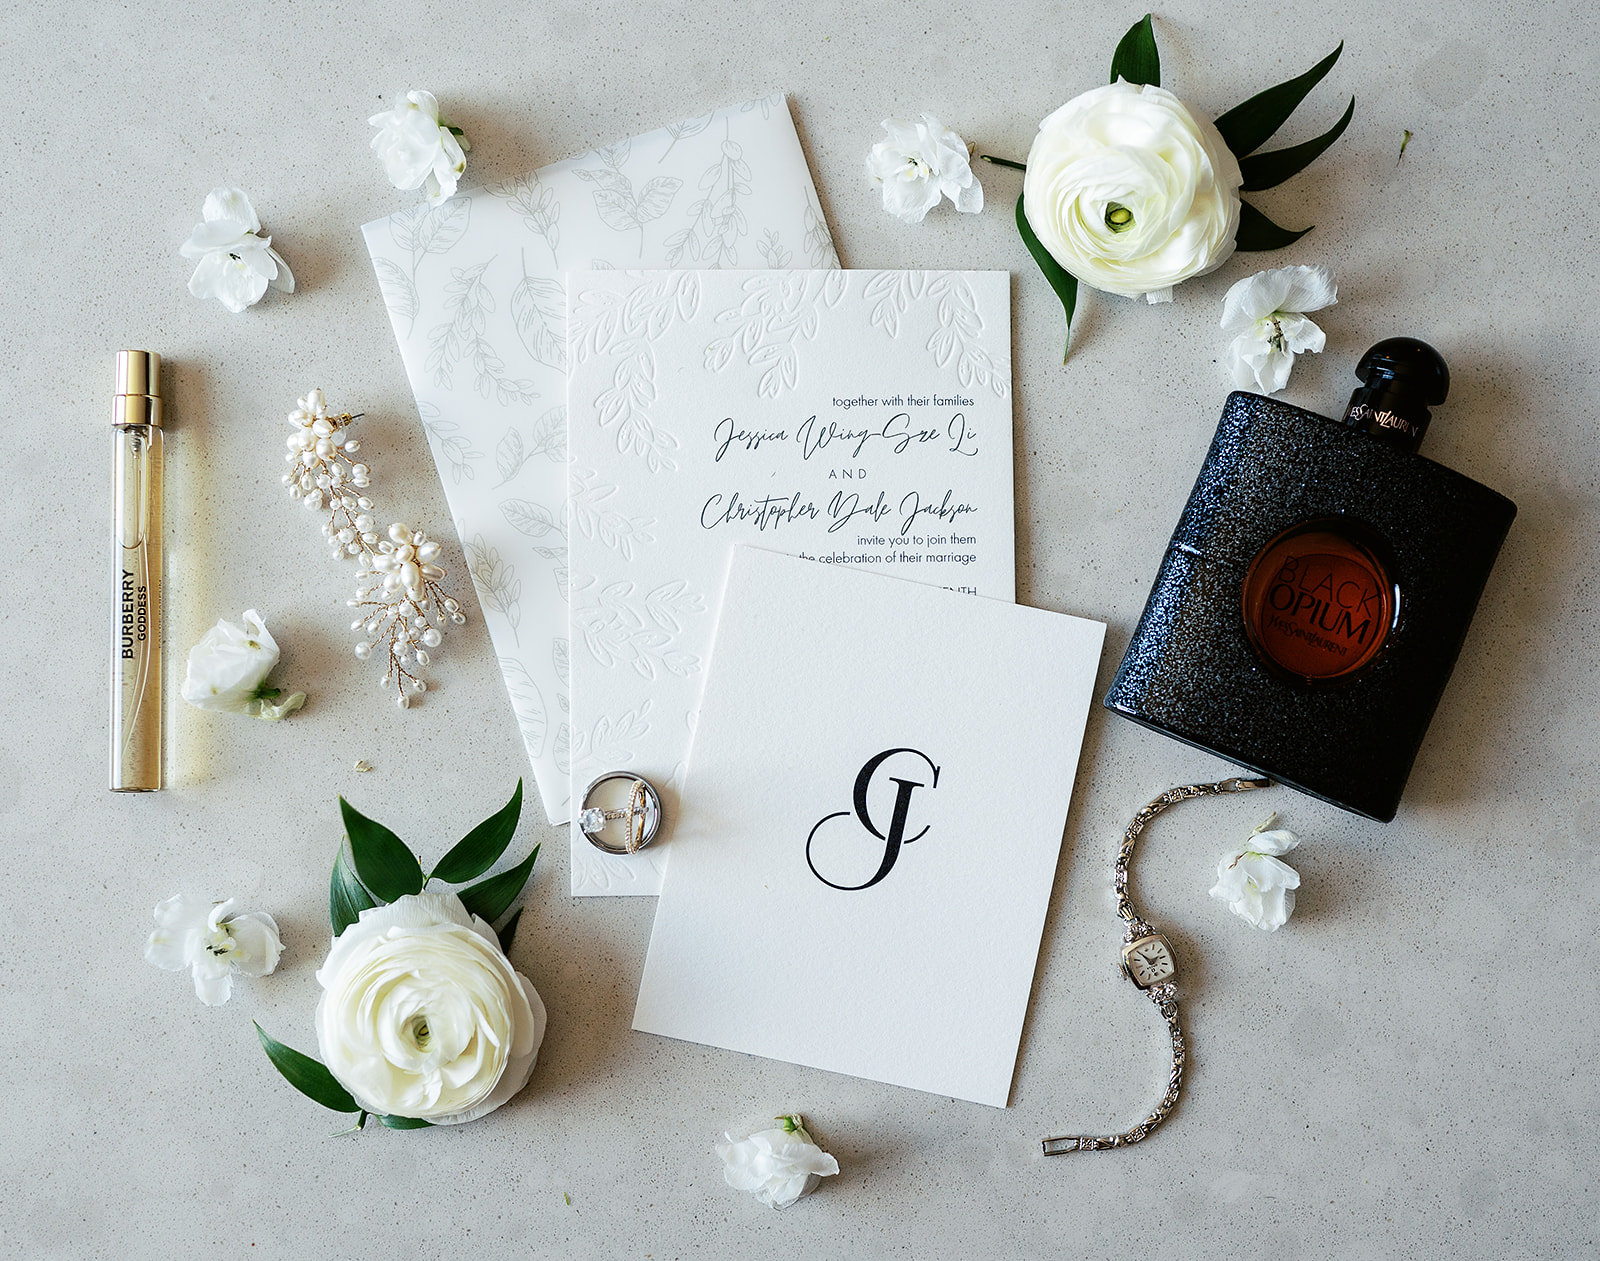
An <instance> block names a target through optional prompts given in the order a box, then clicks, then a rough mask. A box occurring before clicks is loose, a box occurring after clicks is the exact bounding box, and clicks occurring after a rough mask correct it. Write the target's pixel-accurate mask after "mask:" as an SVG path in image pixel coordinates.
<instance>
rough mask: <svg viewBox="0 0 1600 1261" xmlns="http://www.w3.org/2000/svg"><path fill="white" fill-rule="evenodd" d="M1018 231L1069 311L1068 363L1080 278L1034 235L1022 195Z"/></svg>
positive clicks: (1063, 353)
mask: <svg viewBox="0 0 1600 1261" xmlns="http://www.w3.org/2000/svg"><path fill="white" fill-rule="evenodd" d="M1017 231H1018V232H1020V233H1022V243H1023V244H1024V245H1026V246H1027V247H1028V253H1030V254H1032V255H1033V261H1034V262H1036V263H1038V264H1039V270H1040V271H1042V272H1043V273H1044V278H1045V279H1046V280H1048V281H1049V282H1050V287H1051V288H1052V289H1054V290H1055V291H1056V297H1058V298H1060V299H1061V309H1062V310H1064V311H1065V312H1066V313H1067V340H1066V345H1064V346H1062V348H1061V362H1062V363H1066V361H1067V351H1068V349H1069V348H1070V347H1071V346H1072V313H1073V311H1074V310H1075V309H1076V308H1077V305H1078V278H1077V277H1076V276H1074V275H1073V274H1072V273H1071V272H1069V271H1067V270H1066V268H1064V267H1062V266H1061V264H1060V263H1058V262H1056V260H1055V259H1054V258H1052V257H1051V256H1050V251H1049V250H1047V249H1045V247H1044V246H1043V245H1042V244H1041V243H1040V241H1039V238H1038V237H1037V236H1035V235H1034V232H1033V225H1032V224H1030V223H1029V222H1028V216H1027V213H1026V211H1024V209H1023V206H1022V197H1021V196H1020V195H1019V196H1018V197H1017Z"/></svg>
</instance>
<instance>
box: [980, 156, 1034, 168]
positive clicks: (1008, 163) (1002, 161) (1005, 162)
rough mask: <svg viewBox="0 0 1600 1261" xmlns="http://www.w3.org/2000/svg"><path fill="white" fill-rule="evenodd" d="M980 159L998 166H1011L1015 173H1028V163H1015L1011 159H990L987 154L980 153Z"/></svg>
mask: <svg viewBox="0 0 1600 1261" xmlns="http://www.w3.org/2000/svg"><path fill="white" fill-rule="evenodd" d="M978 157H979V159H980V160H981V161H984V162H993V163H994V164H995V165H996V166H1009V167H1010V168H1011V169H1012V170H1013V171H1026V170H1027V169H1028V167H1027V164H1026V163H1023V162H1013V161H1012V160H1011V159H1010V158H995V157H990V156H989V155H988V154H987V153H980V154H979V155H978Z"/></svg>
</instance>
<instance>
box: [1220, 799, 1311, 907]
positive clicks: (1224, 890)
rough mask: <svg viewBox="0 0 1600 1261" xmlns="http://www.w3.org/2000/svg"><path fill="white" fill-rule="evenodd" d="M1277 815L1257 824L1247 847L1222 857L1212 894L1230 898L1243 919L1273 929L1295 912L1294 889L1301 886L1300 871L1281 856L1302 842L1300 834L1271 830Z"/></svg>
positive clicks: (1280, 829) (1228, 900) (1229, 901)
mask: <svg viewBox="0 0 1600 1261" xmlns="http://www.w3.org/2000/svg"><path fill="white" fill-rule="evenodd" d="M1276 817H1277V816H1276V815H1274V816H1272V818H1269V819H1267V821H1266V822H1265V823H1263V824H1261V826H1260V827H1258V828H1256V830H1255V831H1254V832H1252V833H1251V834H1250V839H1249V840H1248V841H1246V842H1245V844H1244V848H1243V849H1236V850H1231V851H1229V852H1228V853H1226V854H1224V855H1223V856H1222V858H1221V859H1220V860H1218V862H1217V883H1216V884H1215V885H1214V886H1213V887H1212V889H1211V896H1212V897H1214V898H1216V899H1217V900H1218V901H1219V902H1226V903H1227V904H1228V909H1229V910H1231V911H1232V912H1233V913H1234V914H1235V915H1237V916H1238V917H1239V918H1240V919H1242V920H1246V921H1248V922H1249V923H1251V924H1253V925H1254V926H1255V927H1257V928H1261V929H1265V930H1266V931H1267V932H1269V933H1272V932H1277V930H1278V929H1279V928H1281V927H1283V925H1284V924H1285V923H1286V922H1287V921H1288V919H1289V917H1290V916H1291V915H1293V914H1294V891H1295V890H1296V889H1298V888H1299V887H1300V873H1299V872H1298V871H1296V870H1295V869H1294V868H1293V867H1291V866H1289V864H1288V863H1286V862H1282V861H1280V860H1279V857H1278V856H1279V855H1280V854H1287V853H1288V852H1289V851H1290V850H1291V849H1293V848H1294V847H1295V846H1296V845H1298V844H1300V838H1299V837H1297V836H1296V835H1295V834H1294V833H1293V832H1286V831H1284V830H1283V829H1282V828H1279V829H1277V830H1275V831H1270V832H1269V831H1267V829H1268V828H1269V827H1271V826H1272V823H1273V820H1274V819H1275V818H1276Z"/></svg>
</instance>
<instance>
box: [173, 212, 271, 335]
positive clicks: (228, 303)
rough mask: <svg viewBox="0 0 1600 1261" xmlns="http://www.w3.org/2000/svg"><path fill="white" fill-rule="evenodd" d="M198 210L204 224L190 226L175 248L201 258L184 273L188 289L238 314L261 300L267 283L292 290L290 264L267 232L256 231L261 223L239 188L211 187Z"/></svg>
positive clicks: (186, 255)
mask: <svg viewBox="0 0 1600 1261" xmlns="http://www.w3.org/2000/svg"><path fill="white" fill-rule="evenodd" d="M200 213H201V214H202V215H204V216H205V222H204V223H197V224H196V225H195V228H194V231H193V232H191V233H190V234H189V239H188V240H187V241H185V242H184V243H183V245H182V246H180V247H179V250H178V252H179V253H180V254H182V255H183V256H184V257H185V258H197V259H199V260H200V264H199V266H197V267H196V268H195V269H194V275H192V276H190V277H189V292H190V293H192V294H194V296H195V297H197V298H215V299H217V301H219V302H221V303H222V305H223V306H225V307H227V308H228V310H230V311H232V312H233V313H234V314H235V315H237V314H238V313H239V312H240V311H243V310H244V309H245V307H247V306H254V305H255V304H256V303H257V302H259V301H261V295H262V294H264V293H266V291H267V286H268V285H271V286H272V287H273V288H274V289H281V290H282V291H283V292H284V293H293V292H294V275H293V274H292V273H291V272H290V271H289V264H288V263H286V262H284V261H283V258H282V256H281V255H280V254H279V253H278V251H277V250H275V249H273V248H272V238H271V237H270V236H259V235H257V234H258V233H259V232H260V231H261V221H260V220H259V219H257V218H256V212H255V208H254V207H252V206H251V205H250V199H249V198H248V197H246V196H245V194H244V190H243V189H239V188H213V189H212V190H211V192H210V193H209V194H207V196H206V204H205V206H204V207H203V208H202V210H201V212H200Z"/></svg>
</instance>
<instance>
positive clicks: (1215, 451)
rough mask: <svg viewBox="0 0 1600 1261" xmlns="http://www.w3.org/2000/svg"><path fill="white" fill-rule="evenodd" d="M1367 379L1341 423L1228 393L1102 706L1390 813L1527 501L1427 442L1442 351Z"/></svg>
mask: <svg viewBox="0 0 1600 1261" xmlns="http://www.w3.org/2000/svg"><path fill="white" fill-rule="evenodd" d="M1356 376H1357V377H1358V378H1359V379H1360V380H1361V382H1362V384H1361V386H1360V388H1358V389H1357V390H1356V392H1355V394H1354V395H1352V396H1351V399H1350V405H1349V407H1348V408H1347V410H1346V411H1345V415H1344V419H1343V421H1335V420H1332V419H1330V418H1328V417H1326V416H1319V415H1317V414H1316V413H1315V412H1308V411H1303V410H1301V409H1300V408H1298V407H1291V406H1289V405H1288V404H1286V403H1280V402H1277V401H1275V400H1273V399H1270V398H1263V397H1262V396H1260V395H1258V394H1245V393H1234V394H1231V395H1229V397H1228V401H1227V404H1226V405H1225V406H1224V407H1223V409H1222V420H1221V423H1219V424H1218V426H1217V432H1216V436H1215V438H1214V439H1213V440H1212V443H1211V450H1210V452H1209V453H1208V454H1207V455H1206V459H1205V463H1204V464H1203V465H1201V468H1200V476H1199V478H1198V479H1197V480H1196V482H1195V485H1194V491H1193V492H1192V493H1191V494H1190V496H1189V502H1188V504H1187V506H1186V507H1185V508H1184V510H1183V515H1182V516H1181V517H1180V518H1179V520H1178V527H1177V529H1176V530H1175V531H1174V532H1173V535H1172V542H1171V543H1170V544H1169V545H1168V547H1167V553H1166V556H1165V558H1164V559H1163V560H1162V563H1161V569H1160V571H1159V572H1158V573H1157V575H1156V580H1155V585H1154V586H1153V587H1152V588H1151V591H1150V599H1149V601H1148V603H1147V604H1146V605H1145V610H1144V615H1143V616H1142V617H1141V618H1140V619H1139V625H1138V627H1137V628H1136V629H1135V630H1134V633H1133V640H1132V642H1131V643H1130V644H1129V645H1128V651H1127V654H1126V655H1125V656H1124V657H1123V660H1122V666H1121V668H1120V669H1119V670H1118V671H1117V677H1116V679H1115V681H1114V682H1113V683H1112V685H1111V690H1110V692H1109V693H1107V695H1106V698H1105V705H1106V708H1108V709H1111V710H1114V711H1116V712H1117V713H1120V714H1125V715H1126V716H1127V717H1129V718H1132V719H1134V720H1135V721H1136V722H1140V723H1143V724H1144V725H1145V726H1147V727H1152V728H1154V729H1155V730H1157V731H1161V732H1165V733H1166V734H1167V735H1170V736H1174V737H1176V738H1177V739H1179V740H1184V741H1187V742H1188V743H1190V744H1193V745H1197V746H1199V747H1200V748H1203V749H1207V750H1209V751H1211V752H1213V753H1217V754H1220V755H1221V756H1223V757H1225V758H1227V759H1228V760H1229V761H1232V762H1237V763H1239V764H1241V765H1244V766H1248V767H1250V768H1251V769H1253V770H1255V771H1258V772H1260V773H1262V774H1264V775H1270V776H1271V777H1272V778H1273V779H1277V780H1281V781H1282V782H1284V783H1286V784H1289V785H1290V786H1292V787H1295V788H1298V789H1300V790H1301V791H1302V792H1307V793H1311V794H1312V795H1314V796H1317V797H1321V798H1323V799H1324V800H1327V801H1331V802H1332V803H1333V804H1334V805H1337V806H1342V807H1344V808H1345V809H1346V810H1352V811H1354V812H1356V813H1357V814H1364V815H1366V816H1368V817H1369V818H1373V819H1380V820H1383V821H1385V822H1387V821H1388V820H1390V819H1392V818H1394V815H1395V811H1396V810H1397V809H1398V808H1399V804H1400V794H1401V791H1402V790H1403V789H1404V788H1405V783H1406V777H1407V775H1409V774H1410V772H1411V764H1412V762H1413V761H1414V760H1415V759H1416V756H1417V750H1418V749H1419V748H1420V747H1421V744H1422V738H1423V735H1424V734H1425V733H1426V731H1427V729H1428V722H1429V720H1430V719H1431V718H1432V716H1433V711H1434V708H1435V707H1436V706H1437V705H1438V703H1439V698H1440V696H1441V695H1442V694H1443V692H1444V688H1445V684H1446V682H1448V680H1449V678H1450V671H1451V668H1452V667H1453V666H1454V665H1455V660H1456V655H1457V653H1459V652H1460V650H1461V644H1462V641H1463V640H1464V639H1465V638H1466V634H1467V627H1468V625H1469V624H1470V623H1471V621H1472V614H1473V611H1474V609H1476V607H1477V604H1478V597H1479V596H1480V595H1481V594H1482V592H1483V588H1484V584H1485V583H1486V582H1487V581H1488V578H1489V571H1490V569H1491V568H1492V567H1493V565H1494V560H1495V556H1496V554H1497V553H1498V552H1499V550H1500V545H1501V543H1503V542H1504V541H1505V537H1506V533H1507V531H1509V530H1510V528H1511V521H1512V518H1513V517H1515V516H1516V512H1517V508H1516V505H1515V504H1513V503H1512V502H1511V501H1510V500H1509V499H1507V498H1505V496H1503V495H1500V494H1497V493H1495V492H1494V491H1492V490H1490V489H1489V488H1488V487H1487V486H1483V485H1480V484H1479V483H1477V482H1475V481H1473V480H1471V479H1470V478H1467V477H1463V476H1462V475H1461V474H1459V473H1455V472H1452V471H1451V470H1450V469H1447V468H1445V467H1443V466H1442V465H1439V464H1435V463H1434V462H1433V461H1432V460H1429V459H1426V458H1425V457H1423V456H1421V455H1418V454H1417V453H1416V452H1417V447H1418V446H1419V444H1420V443H1421V441H1422V435H1423V433H1424V432H1425V431H1426V429H1427V426H1428V420H1429V417H1430V413H1429V411H1428V408H1429V407H1430V406H1436V405H1438V404H1440V403H1443V402H1444V400H1445V396H1446V394H1447V393H1448V391H1449V386H1450V377H1449V373H1448V371H1447V370H1446V368H1445V364H1444V360H1443V359H1441V358H1440V357H1439V355H1438V354H1437V352H1435V351H1434V350H1433V348H1432V347H1430V346H1427V345H1425V344H1424V343H1422V342H1419V341H1413V340H1411V339H1410V338H1404V337H1396V338H1391V339H1389V340H1388V341H1383V342H1379V343H1378V344H1377V345H1376V346H1374V347H1372V349H1371V350H1369V351H1367V353H1366V354H1365V355H1364V356H1363V357H1362V359H1361V363H1360V366H1359V367H1358V368H1357V369H1356Z"/></svg>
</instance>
